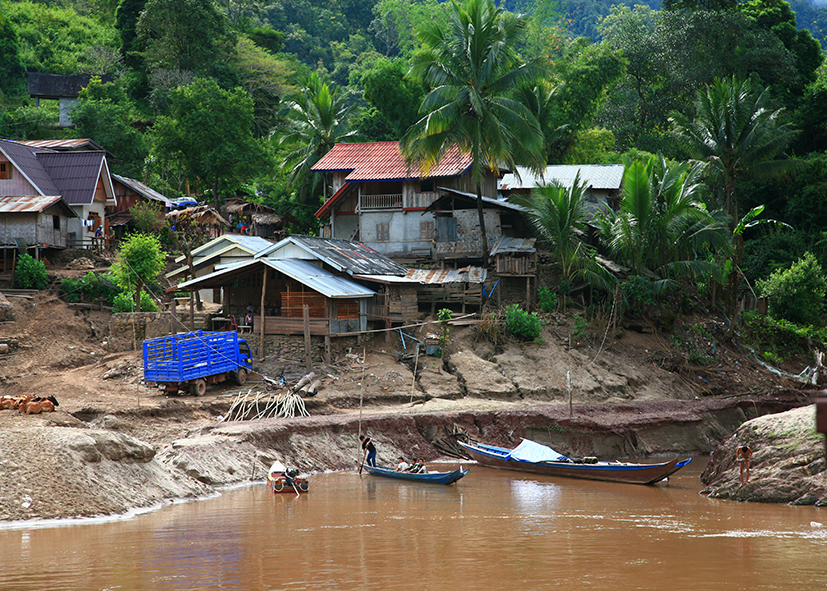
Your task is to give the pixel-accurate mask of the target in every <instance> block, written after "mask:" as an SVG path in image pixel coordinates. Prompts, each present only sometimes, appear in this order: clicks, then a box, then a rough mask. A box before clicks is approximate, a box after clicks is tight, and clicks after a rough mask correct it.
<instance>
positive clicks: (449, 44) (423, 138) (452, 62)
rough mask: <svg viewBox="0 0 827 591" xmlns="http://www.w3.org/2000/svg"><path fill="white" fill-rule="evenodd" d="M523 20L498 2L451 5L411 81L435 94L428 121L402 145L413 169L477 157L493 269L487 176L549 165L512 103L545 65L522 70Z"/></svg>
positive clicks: (526, 117) (432, 27) (426, 39)
mask: <svg viewBox="0 0 827 591" xmlns="http://www.w3.org/2000/svg"><path fill="white" fill-rule="evenodd" d="M526 23H527V19H526V17H525V16H523V15H514V14H512V13H509V12H505V11H504V10H503V8H502V7H496V6H495V5H494V2H493V0H466V2H465V4H463V5H462V6H460V5H458V4H457V3H456V1H455V0H452V2H451V12H450V14H449V16H448V19H447V21H430V22H427V23H425V24H423V25H422V28H421V29H419V30H418V31H417V38H418V39H419V40H420V42H421V43H422V46H423V49H422V51H421V52H420V53H418V54H417V55H416V56H415V57H414V59H413V65H412V66H411V70H410V72H409V75H410V76H411V77H412V78H413V79H414V80H419V81H422V82H424V83H426V84H427V85H428V86H429V87H430V88H431V91H430V92H429V93H428V95H427V96H426V97H425V100H424V101H423V102H422V106H421V107H420V109H419V112H420V113H421V114H422V115H423V116H422V118H421V119H419V121H417V122H416V123H415V124H414V125H413V126H412V127H411V129H409V130H408V132H407V133H406V134H405V136H404V137H403V138H402V142H401V148H402V153H403V154H404V155H405V157H406V159H407V160H408V161H409V162H415V163H417V164H418V165H419V166H420V167H421V168H422V171H423V174H426V175H427V174H428V171H429V170H431V169H433V168H434V167H435V166H436V165H437V163H438V162H439V160H440V158H441V157H442V156H443V154H445V153H446V152H447V151H448V150H449V149H451V148H453V147H455V146H459V149H460V150H461V151H462V152H465V153H468V154H470V155H471V158H472V164H471V179H472V180H473V182H474V184H475V185H476V193H477V210H478V212H479V220H480V232H481V234H482V255H483V263H484V264H485V266H488V237H487V236H486V231H485V219H484V217H483V210H482V189H481V186H482V182H483V179H484V178H485V173H486V171H495V170H497V168H498V167H499V166H501V165H505V166H508V167H510V168H514V167H516V165H517V163H518V162H519V163H520V164H528V165H531V166H532V167H533V168H535V169H538V170H539V169H541V168H542V167H543V166H545V159H544V157H543V134H542V132H541V130H540V126H539V124H538V123H537V120H536V118H535V117H534V115H532V113H531V111H529V109H527V108H526V107H525V105H523V104H522V103H520V102H519V101H517V100H515V99H514V98H512V96H513V93H514V91H515V90H516V89H517V88H519V87H520V86H522V85H525V84H528V83H530V82H532V81H534V80H536V79H538V78H539V76H540V63H539V61H531V62H526V63H520V60H519V58H518V55H517V53H516V51H515V43H516V41H517V40H518V38H519V36H520V35H521V34H522V32H523V30H524V29H525V27H526Z"/></svg>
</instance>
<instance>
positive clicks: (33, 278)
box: [14, 254, 49, 289]
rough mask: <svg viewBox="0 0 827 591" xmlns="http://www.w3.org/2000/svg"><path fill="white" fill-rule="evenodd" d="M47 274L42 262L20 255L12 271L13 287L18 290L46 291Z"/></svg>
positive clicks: (47, 283) (26, 255)
mask: <svg viewBox="0 0 827 591" xmlns="http://www.w3.org/2000/svg"><path fill="white" fill-rule="evenodd" d="M47 285H49V274H48V273H47V272H46V265H45V264H44V263H43V261H38V260H35V258H34V257H32V256H31V255H28V254H21V255H20V258H18V259H17V267H15V269H14V286H15V287H17V288H19V289H46V286H47Z"/></svg>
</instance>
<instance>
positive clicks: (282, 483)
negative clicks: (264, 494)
mask: <svg viewBox="0 0 827 591" xmlns="http://www.w3.org/2000/svg"><path fill="white" fill-rule="evenodd" d="M267 488H268V489H270V491H271V492H274V493H294V494H295V493H306V492H307V491H308V490H310V483H309V482H308V481H307V478H303V477H301V476H299V472H298V470H294V469H292V468H288V467H287V466H285V465H284V464H283V463H281V462H279V461H275V462H273V465H272V466H270V470H269V472H268V473H267Z"/></svg>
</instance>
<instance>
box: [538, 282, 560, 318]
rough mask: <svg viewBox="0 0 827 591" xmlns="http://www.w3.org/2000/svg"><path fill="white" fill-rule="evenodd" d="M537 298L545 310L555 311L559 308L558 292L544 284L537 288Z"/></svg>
mask: <svg viewBox="0 0 827 591" xmlns="http://www.w3.org/2000/svg"><path fill="white" fill-rule="evenodd" d="M537 300H538V301H539V302H540V309H541V310H542V311H543V312H554V310H556V309H557V294H556V293H554V292H553V291H551V290H550V289H549V288H548V287H546V286H544V285H541V286H540V287H539V288H538V289H537Z"/></svg>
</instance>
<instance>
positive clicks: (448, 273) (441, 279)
mask: <svg viewBox="0 0 827 591" xmlns="http://www.w3.org/2000/svg"><path fill="white" fill-rule="evenodd" d="M353 277H354V278H355V279H364V280H366V281H375V282H376V283H407V284H419V285H440V284H443V283H466V282H467V283H483V282H484V281H485V279H486V278H487V277H488V271H486V270H485V269H483V268H482V267H464V268H462V269H408V273H407V274H406V275H405V276H404V277H396V276H392V275H354V276H353Z"/></svg>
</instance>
